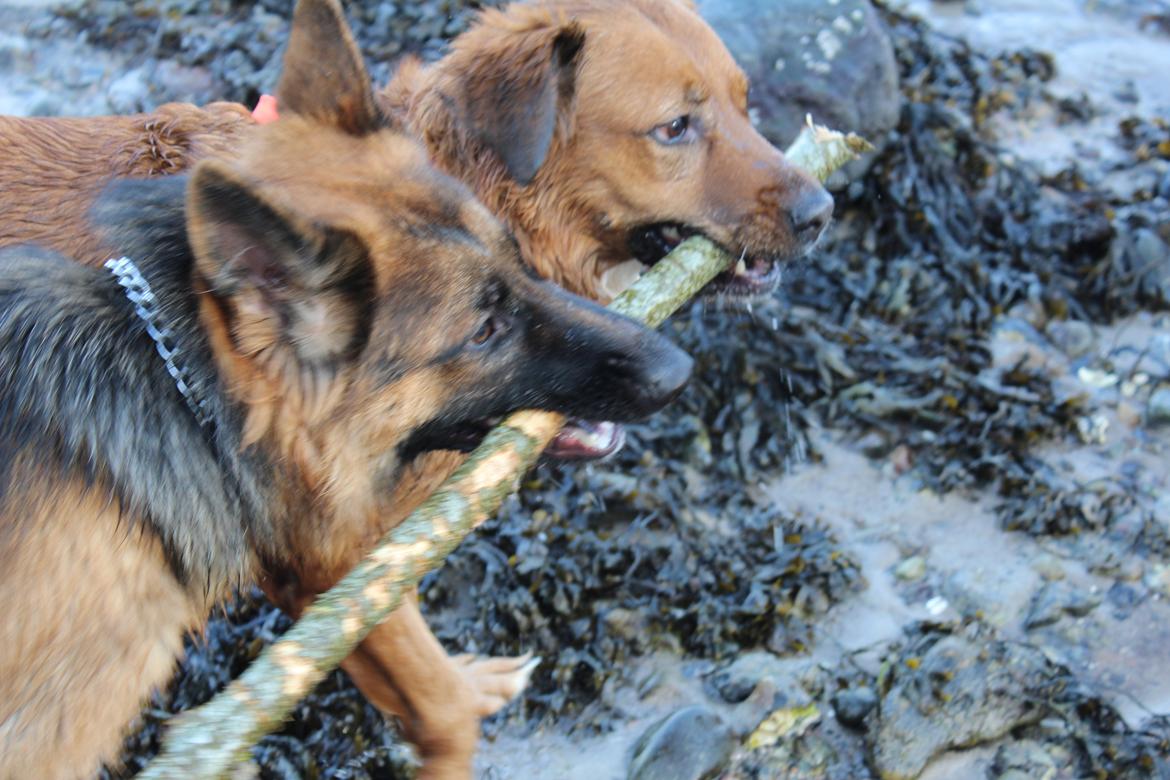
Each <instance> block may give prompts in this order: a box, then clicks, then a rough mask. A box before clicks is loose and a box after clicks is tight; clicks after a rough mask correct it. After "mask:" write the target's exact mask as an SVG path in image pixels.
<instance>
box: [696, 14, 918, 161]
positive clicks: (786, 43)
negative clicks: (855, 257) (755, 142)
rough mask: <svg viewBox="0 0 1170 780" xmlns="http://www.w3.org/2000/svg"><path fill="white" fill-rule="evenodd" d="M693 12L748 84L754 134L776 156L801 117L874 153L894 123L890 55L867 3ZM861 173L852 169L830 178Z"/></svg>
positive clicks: (898, 99) (897, 104) (896, 97)
mask: <svg viewBox="0 0 1170 780" xmlns="http://www.w3.org/2000/svg"><path fill="white" fill-rule="evenodd" d="M699 11H700V13H702V15H703V17H704V18H705V19H706V20H707V21H708V22H709V23H710V24H711V26H712V27H713V28H715V31H716V32H717V33H719V36H720V37H721V38H722V39H723V41H724V43H726V44H727V47H728V49H730V50H731V51H732V52H733V53H734V55H735V58H736V60H737V61H738V62H739V64H740V66H741V67H743V69H744V70H745V72H746V73H747V75H748V77H749V78H750V79H751V84H752V87H751V95H750V97H749V106H750V109H751V111H752V112H753V115H752V118H753V119H754V120H755V121H756V123H757V126H758V127H759V129H760V132H762V133H763V134H764V135H765V136H766V137H767V138H768V139H769V140H771V141H772V142H773V143H775V144H777V145H778V146H780V147H781V148H783V147H785V146H787V145H788V144H790V143H791V142H792V141H793V140H794V139H795V138H796V135H797V133H799V132H800V128H801V127H802V126H803V124H804V118H805V115H806V114H811V115H812V117H813V120H814V121H816V122H817V123H819V124H825V125H829V126H830V127H835V128H838V129H840V130H843V131H849V132H855V133H858V134H860V135H862V136H864V137H865V138H867V139H870V141H871V142H873V143H875V144H877V145H879V146H880V145H881V143H882V142H883V141H884V139H885V136H886V134H887V133H888V132H889V131H890V130H891V129H893V127H894V126H895V125H896V124H897V123H898V114H899V111H900V109H901V105H902V93H901V92H900V91H899V89H898V70H897V64H896V62H895V60H894V51H893V47H892V46H891V44H890V37H889V34H888V33H887V32H886V29H885V25H884V24H883V23H882V21H881V19H880V18H879V16H878V14H877V12H876V11H875V10H874V7H873V5H872V4H871V3H870V2H869V0H794V1H793V2H785V3H777V2H774V0H700V2H699ZM862 170H864V165H861V166H859V165H857V164H852V165H850V166H847V167H846V171H845V173H844V174H842V175H840V176H839V177H838V178H839V179H840V180H842V181H848V180H850V179H852V178H854V177H855V176H856V175H858V174H859V173H860V172H861V171H862Z"/></svg>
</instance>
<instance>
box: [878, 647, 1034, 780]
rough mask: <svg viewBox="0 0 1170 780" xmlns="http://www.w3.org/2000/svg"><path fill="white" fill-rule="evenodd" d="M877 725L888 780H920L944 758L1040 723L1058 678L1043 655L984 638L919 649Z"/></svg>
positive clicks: (895, 680)
mask: <svg viewBox="0 0 1170 780" xmlns="http://www.w3.org/2000/svg"><path fill="white" fill-rule="evenodd" d="M891 670H892V684H891V685H890V688H889V691H888V692H887V693H886V694H885V696H884V697H882V700H881V705H880V707H879V709H878V715H877V723H876V724H875V725H872V726H871V729H870V731H871V734H873V760H874V765H875V767H876V768H877V770H878V772H879V775H880V777H881V778H882V780H901V779H902V778H913V777H918V775H919V774H920V773H921V772H922V770H923V769H924V768H925V767H926V765H927V764H928V763H929V762H930V761H931V759H933V758H934V757H935V756H937V755H939V754H940V753H942V752H944V751H947V750H952V749H955V748H966V747H971V746H974V745H978V744H980V743H983V742H987V741H990V740H993V739H997V738H999V737H1001V736H1003V735H1004V734H1007V733H1008V732H1010V731H1011V730H1012V729H1014V728H1016V727H1018V726H1022V725H1026V724H1031V723H1035V722H1036V721H1037V720H1039V718H1040V716H1041V715H1042V714H1043V705H1042V704H1041V702H1043V701H1044V699H1045V696H1046V693H1045V691H1046V690H1047V689H1048V687H1049V686H1050V685H1051V684H1052V683H1053V680H1054V679H1055V675H1054V672H1053V668H1052V667H1051V666H1050V665H1049V663H1048V661H1047V659H1046V658H1045V657H1044V654H1043V653H1042V652H1040V650H1038V649H1036V648H1034V647H1031V646H1028V645H1023V644H1018V643H1013V642H1004V641H1000V640H996V639H988V638H984V637H981V636H978V635H973V636H957V635H956V636H944V637H943V638H942V639H939V640H937V641H934V642H933V643H930V642H929V641H923V642H920V643H918V644H917V645H916V646H911V647H910V648H908V649H907V650H906V651H904V652H903V654H902V656H901V657H900V658H899V659H897V662H896V663H895V664H894V665H893V666H892V667H891Z"/></svg>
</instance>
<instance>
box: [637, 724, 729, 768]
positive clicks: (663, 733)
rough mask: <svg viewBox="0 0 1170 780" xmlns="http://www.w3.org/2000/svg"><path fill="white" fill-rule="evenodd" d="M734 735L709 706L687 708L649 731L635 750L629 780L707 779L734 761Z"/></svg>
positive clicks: (639, 741)
mask: <svg viewBox="0 0 1170 780" xmlns="http://www.w3.org/2000/svg"><path fill="white" fill-rule="evenodd" d="M735 744H736V740H735V735H734V734H733V733H732V732H731V729H730V728H729V727H728V725H727V724H726V723H725V722H724V721H723V719H722V718H720V717H719V715H718V714H717V713H715V712H713V711H712V710H710V709H708V708H706V707H701V706H700V707H687V708H685V709H681V710H679V711H677V712H675V713H674V714H673V715H669V716H667V717H666V718H664V719H663V720H660V721H659V722H658V723H655V724H654V725H653V726H651V727H650V728H648V729H647V730H646V733H645V734H643V735H642V737H641V738H640V739H639V740H638V744H637V745H636V746H635V747H634V757H633V759H632V760H631V761H630V771H629V775H628V777H629V780H706V778H710V777H713V776H714V775H715V774H716V773H717V772H718V771H719V770H720V769H722V768H723V767H724V766H725V765H726V764H727V762H728V760H729V759H730V758H731V751H732V750H733V749H734V748H735Z"/></svg>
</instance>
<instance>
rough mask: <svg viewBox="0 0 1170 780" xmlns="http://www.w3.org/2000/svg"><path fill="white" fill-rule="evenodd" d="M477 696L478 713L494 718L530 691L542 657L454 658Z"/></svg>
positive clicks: (465, 655) (467, 656) (460, 656)
mask: <svg viewBox="0 0 1170 780" xmlns="http://www.w3.org/2000/svg"><path fill="white" fill-rule="evenodd" d="M453 660H454V661H455V663H456V664H457V665H458V666H459V667H460V668H461V670H462V671H463V674H464V676H465V677H466V679H467V682H468V683H469V684H470V685H471V688H472V691H473V692H474V695H475V696H476V701H475V709H476V712H477V714H478V715H479V716H480V717H481V718H486V717H487V716H489V715H494V714H495V713H497V712H499V711H500V710H501V709H503V708H504V706H505V705H507V703H508V702H510V701H511V700H512V699H514V698H516V696H517V695H518V694H519V693H520V692H521V691H522V690H524V689H525V688H526V687H528V681H529V679H530V678H531V677H532V672H533V671H535V669H536V667H537V666H538V665H540V661H541V659H540V657H539V656H533V655H532V653H525V654H524V655H521V656H517V657H515V658H485V657H483V656H477V655H471V654H464V655H458V656H455V657H454V659H453Z"/></svg>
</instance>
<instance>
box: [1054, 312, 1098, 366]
mask: <svg viewBox="0 0 1170 780" xmlns="http://www.w3.org/2000/svg"><path fill="white" fill-rule="evenodd" d="M1045 332H1046V333H1047V334H1048V339H1049V340H1050V341H1051V342H1052V343H1053V344H1054V345H1055V346H1056V347H1057V348H1058V349H1059V350H1060V351H1061V352H1063V353H1064V354H1066V355H1068V356H1069V357H1070V358H1079V357H1083V356H1085V355H1087V354H1089V353H1090V352H1091V351H1092V350H1093V348H1094V347H1095V346H1096V344H1097V337H1096V334H1094V333H1093V327H1092V326H1091V325H1089V323H1087V322H1082V321H1081V320H1053V321H1052V322H1050V323H1048V327H1047V328H1046V329H1045Z"/></svg>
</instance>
